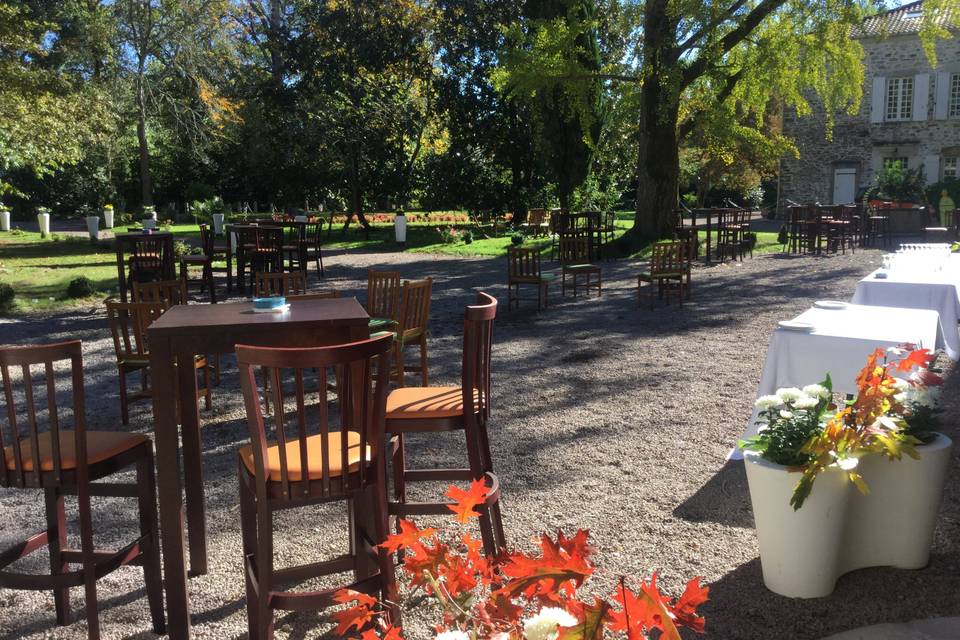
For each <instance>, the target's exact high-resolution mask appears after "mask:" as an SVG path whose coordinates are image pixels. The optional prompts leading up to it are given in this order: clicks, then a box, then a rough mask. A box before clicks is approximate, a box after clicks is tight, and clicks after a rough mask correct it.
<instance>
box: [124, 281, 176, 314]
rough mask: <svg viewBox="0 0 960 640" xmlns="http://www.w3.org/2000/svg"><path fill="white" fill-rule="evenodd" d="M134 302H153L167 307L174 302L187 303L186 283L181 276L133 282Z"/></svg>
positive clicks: (174, 303)
mask: <svg viewBox="0 0 960 640" xmlns="http://www.w3.org/2000/svg"><path fill="white" fill-rule="evenodd" d="M133 301H134V302H153V303H158V304H162V305H163V308H164V309H169V308H170V307H172V306H173V305H176V304H187V283H186V282H185V281H184V280H183V279H182V278H177V279H176V280H159V281H156V282H134V283H133Z"/></svg>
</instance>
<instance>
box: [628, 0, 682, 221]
mask: <svg viewBox="0 0 960 640" xmlns="http://www.w3.org/2000/svg"><path fill="white" fill-rule="evenodd" d="M667 4H668V3H667V0H649V1H648V2H647V5H646V8H645V10H644V40H643V56H644V59H645V60H648V61H649V62H648V64H649V74H648V75H647V81H646V82H644V83H643V88H642V89H641V91H640V127H639V132H638V141H637V142H638V144H637V147H638V152H637V207H636V215H635V217H634V226H633V229H631V235H633V236H636V235H639V236H641V237H643V238H648V239H659V238H663V237H667V236H669V235H670V234H671V233H672V231H673V228H672V227H673V210H674V209H675V208H676V207H677V188H678V183H679V180H680V152H679V148H678V145H679V138H678V136H677V123H678V120H679V117H680V99H679V89H678V88H676V87H675V86H674V85H675V81H674V80H673V78H674V77H675V76H676V73H677V72H678V70H679V61H678V59H677V53H676V33H677V28H678V23H677V20H678V18H677V17H676V16H675V15H673V13H674V12H672V11H671V10H670V9H669V8H668V7H667Z"/></svg>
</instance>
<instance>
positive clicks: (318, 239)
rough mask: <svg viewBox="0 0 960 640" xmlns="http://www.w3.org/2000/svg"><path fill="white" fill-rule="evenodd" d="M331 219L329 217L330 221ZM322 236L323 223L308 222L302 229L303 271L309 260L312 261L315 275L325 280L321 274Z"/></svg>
mask: <svg viewBox="0 0 960 640" xmlns="http://www.w3.org/2000/svg"><path fill="white" fill-rule="evenodd" d="M332 219H333V218H332V217H331V220H332ZM322 236H323V221H320V222H308V223H307V225H306V226H305V227H304V238H305V240H304V245H303V249H304V253H303V260H304V269H306V264H307V263H308V262H309V261H310V260H314V261H316V263H317V273H319V274H320V277H321V278H325V277H326V274H325V273H324V272H323V251H322V250H321V244H322V243H323V241H322Z"/></svg>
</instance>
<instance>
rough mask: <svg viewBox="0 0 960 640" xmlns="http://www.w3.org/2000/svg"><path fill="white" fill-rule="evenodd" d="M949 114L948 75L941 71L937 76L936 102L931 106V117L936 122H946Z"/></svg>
mask: <svg viewBox="0 0 960 640" xmlns="http://www.w3.org/2000/svg"><path fill="white" fill-rule="evenodd" d="M949 112H950V73H948V72H946V71H941V72H939V73H938V74H937V101H936V102H935V103H934V105H933V117H934V118H936V119H937V120H946V119H947V114H948V113H949Z"/></svg>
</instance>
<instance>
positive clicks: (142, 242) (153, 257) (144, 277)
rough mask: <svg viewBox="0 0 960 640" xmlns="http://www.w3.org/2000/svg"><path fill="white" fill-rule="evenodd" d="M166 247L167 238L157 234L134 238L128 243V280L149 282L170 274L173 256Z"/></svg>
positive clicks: (171, 272)
mask: <svg viewBox="0 0 960 640" xmlns="http://www.w3.org/2000/svg"><path fill="white" fill-rule="evenodd" d="M168 247H169V245H168V243H167V240H165V239H164V238H160V237H157V236H153V235H143V236H140V237H136V238H134V239H133V240H132V242H131V245H130V259H129V264H130V281H131V282H150V281H152V280H163V278H164V277H165V276H167V275H172V274H173V256H172V255H169V251H168Z"/></svg>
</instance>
